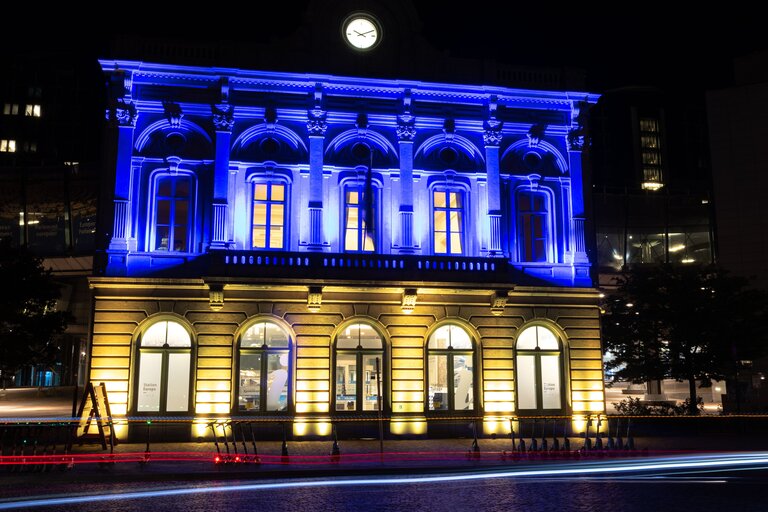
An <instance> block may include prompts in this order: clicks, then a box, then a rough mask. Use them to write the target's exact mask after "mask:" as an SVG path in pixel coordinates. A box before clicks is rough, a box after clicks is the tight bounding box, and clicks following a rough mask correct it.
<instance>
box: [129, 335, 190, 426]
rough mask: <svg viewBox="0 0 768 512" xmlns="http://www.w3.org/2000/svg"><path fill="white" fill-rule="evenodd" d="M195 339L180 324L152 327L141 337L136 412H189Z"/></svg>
mask: <svg viewBox="0 0 768 512" xmlns="http://www.w3.org/2000/svg"><path fill="white" fill-rule="evenodd" d="M191 363H192V339H191V338H190V336H189V333H188V332H187V330H186V329H185V328H184V327H183V326H182V325H181V324H179V323H178V322H174V321H169V320H163V321H160V322H155V323H154V324H152V325H151V326H150V327H149V328H148V329H147V330H146V331H144V333H143V334H142V335H141V337H140V338H139V365H138V379H136V397H137V399H136V411H137V412H145V413H160V414H162V413H171V412H188V411H189V408H190V387H191V386H190V384H191V378H190V377H191Z"/></svg>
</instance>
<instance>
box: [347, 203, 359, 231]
mask: <svg viewBox="0 0 768 512" xmlns="http://www.w3.org/2000/svg"><path fill="white" fill-rule="evenodd" d="M359 217H360V215H359V211H358V209H357V207H356V206H350V207H348V208H347V226H346V227H347V228H357V227H358V224H357V219H358V218H359Z"/></svg>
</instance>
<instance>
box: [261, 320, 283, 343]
mask: <svg viewBox="0 0 768 512" xmlns="http://www.w3.org/2000/svg"><path fill="white" fill-rule="evenodd" d="M261 325H263V326H265V330H266V334H265V336H266V340H267V345H269V346H270V347H277V348H288V335H287V334H286V333H285V331H284V330H283V329H282V328H281V327H279V326H278V325H276V324H273V323H271V322H266V323H264V324H261Z"/></svg>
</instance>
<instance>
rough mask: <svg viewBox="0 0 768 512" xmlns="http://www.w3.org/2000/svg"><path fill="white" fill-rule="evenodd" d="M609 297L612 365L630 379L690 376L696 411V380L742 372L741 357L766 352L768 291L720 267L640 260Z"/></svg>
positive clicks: (607, 339)
mask: <svg viewBox="0 0 768 512" xmlns="http://www.w3.org/2000/svg"><path fill="white" fill-rule="evenodd" d="M617 284H618V290H617V291H616V293H615V294H612V295H611V296H610V297H608V298H607V300H606V304H605V307H604V311H605V314H604V316H603V340H604V348H605V350H606V352H610V354H611V355H612V359H610V360H609V361H608V362H607V363H606V364H607V368H608V369H613V370H615V371H616V375H617V377H619V378H621V379H624V380H629V381H631V382H644V381H648V380H656V379H664V378H672V379H675V380H678V381H687V382H688V389H689V393H690V400H689V404H690V408H689V411H690V414H697V412H698V410H697V408H696V381H697V380H699V381H701V382H702V384H703V385H707V384H709V383H711V381H712V379H715V380H719V379H722V378H723V377H725V376H732V375H734V374H735V371H736V368H737V365H738V361H740V360H743V359H752V358H756V357H758V356H760V355H761V354H763V353H765V352H766V343H767V342H768V335H766V333H764V332H763V330H762V329H760V326H762V325H764V323H763V322H764V320H765V319H766V318H767V317H768V295H766V293H765V292H764V291H761V290H755V289H748V288H747V285H748V281H747V280H746V279H742V278H738V277H732V276H729V275H728V273H727V271H725V270H724V269H722V268H720V267H716V266H695V265H690V266H689V265H685V266H673V265H659V266H638V267H636V268H633V269H632V271H630V272H628V273H627V274H625V275H624V276H623V277H621V278H618V279H617Z"/></svg>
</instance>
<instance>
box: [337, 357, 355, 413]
mask: <svg viewBox="0 0 768 512" xmlns="http://www.w3.org/2000/svg"><path fill="white" fill-rule="evenodd" d="M356 372H357V356H356V355H355V354H337V355H336V410H337V411H354V410H356V409H357V388H356V382H357V375H356Z"/></svg>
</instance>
